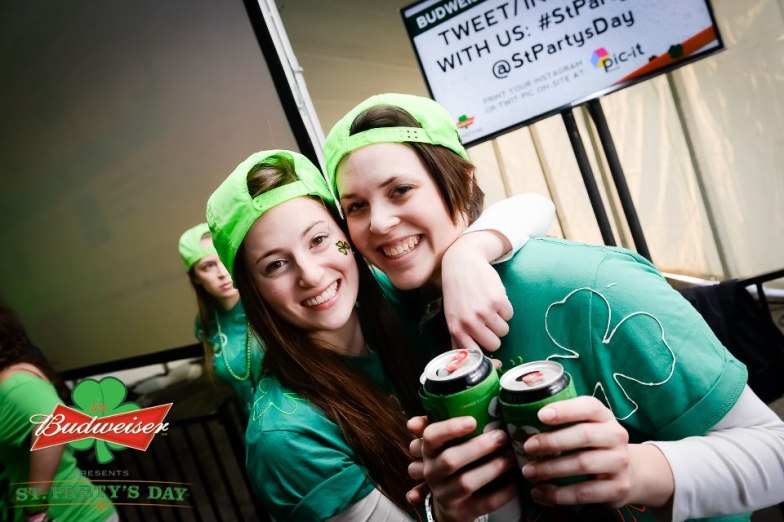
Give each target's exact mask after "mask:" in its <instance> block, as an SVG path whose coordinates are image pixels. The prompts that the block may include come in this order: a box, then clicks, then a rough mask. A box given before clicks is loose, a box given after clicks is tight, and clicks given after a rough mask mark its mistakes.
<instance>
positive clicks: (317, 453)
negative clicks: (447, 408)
mask: <svg viewBox="0 0 784 522" xmlns="http://www.w3.org/2000/svg"><path fill="white" fill-rule="evenodd" d="M207 221H208V223H209V226H210V230H211V231H212V240H213V243H214V245H215V247H216V249H217V252H218V255H219V256H220V258H221V260H222V261H223V263H224V265H225V266H226V267H227V268H228V269H229V272H230V273H231V274H230V275H232V276H233V278H234V280H235V282H236V285H237V288H238V289H239V293H240V296H241V298H242V301H243V303H244V304H245V308H246V312H247V316H248V320H249V322H250V324H251V325H252V326H253V329H254V330H255V331H256V332H257V333H258V334H259V335H260V337H261V339H262V340H263V342H264V345H265V347H266V353H265V358H264V369H263V373H262V376H261V378H260V380H259V383H258V386H257V388H256V391H255V400H254V403H253V407H252V409H251V416H250V420H249V423H248V428H247V432H246V455H247V457H246V460H247V462H246V465H247V466H246V467H247V470H248V474H249V476H250V478H251V484H252V487H253V490H254V492H255V494H256V495H257V496H258V497H259V498H260V499H261V500H262V501H263V503H264V504H265V505H266V506H267V508H268V509H269V511H270V514H271V515H272V516H273V518H275V519H276V520H279V521H282V520H326V519H334V520H408V519H409V517H410V515H411V511H410V510H411V507H410V506H409V505H408V504H407V501H406V496H405V495H406V492H407V491H408V490H409V489H410V488H411V487H412V486H413V485H414V482H413V481H412V480H411V479H410V478H409V477H408V473H407V467H408V464H409V462H410V455H409V447H408V445H409V437H410V436H409V434H408V431H407V430H406V427H405V416H404V415H403V410H405V411H406V412H408V413H409V414H411V413H415V412H418V411H420V410H421V408H420V405H419V400H418V397H417V386H418V379H417V377H418V373H419V371H421V369H422V367H423V366H424V362H425V361H424V360H423V359H421V357H419V355H418V353H417V352H416V351H414V350H411V349H408V348H407V343H408V341H407V335H406V334H405V333H404V332H403V331H401V330H400V329H399V328H398V327H397V326H396V321H395V318H394V317H393V314H392V313H391V309H390V308H389V306H388V305H387V303H386V302H385V300H384V298H383V295H382V293H381V290H380V288H379V287H378V285H377V284H376V282H375V280H374V276H373V274H372V272H371V271H370V268H369V267H368V266H367V264H366V263H365V262H364V260H363V259H362V258H361V257H360V256H359V255H358V254H357V253H356V252H355V251H354V250H353V249H352V247H351V245H350V244H349V242H348V237H347V236H346V234H345V232H344V230H343V229H342V226H341V224H342V222H341V220H340V218H339V216H338V214H337V210H336V207H335V206H334V198H333V196H332V194H331V191H330V189H329V187H328V185H327V183H326V180H325V179H324V178H323V176H322V175H321V173H320V172H319V170H318V169H317V168H316V167H315V166H314V165H313V164H312V163H311V162H310V161H308V160H307V158H305V157H304V156H302V155H300V154H297V153H295V152H290V151H283V150H272V151H262V152H258V153H256V154H253V155H251V156H250V157H249V158H248V159H247V160H245V161H244V162H242V163H241V164H240V165H239V166H238V167H237V168H236V169H235V170H234V171H233V172H232V173H231V174H230V175H229V177H228V178H227V179H226V180H225V181H224V182H223V183H222V184H221V186H220V187H218V189H217V190H216V191H215V192H214V193H213V195H212V196H211V197H210V199H209V201H208V204H207ZM488 235H489V236H490V237H491V239H492V238H493V237H495V235H494V233H491V234H488ZM477 236H480V234H477ZM499 243H500V242H499ZM404 250H405V248H402V249H401V248H399V249H398V254H399V253H400V252H402V251H404ZM501 250H502V249H501ZM498 253H501V251H499V252H498ZM496 255H497V254H496ZM358 303H361V304H358ZM382 368H383V369H382Z"/></svg>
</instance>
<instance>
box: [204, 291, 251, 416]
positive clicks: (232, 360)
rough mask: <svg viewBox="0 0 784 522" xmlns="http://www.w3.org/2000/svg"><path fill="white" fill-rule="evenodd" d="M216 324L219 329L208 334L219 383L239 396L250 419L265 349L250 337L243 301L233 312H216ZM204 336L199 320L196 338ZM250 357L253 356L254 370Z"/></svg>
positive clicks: (238, 303) (235, 306)
mask: <svg viewBox="0 0 784 522" xmlns="http://www.w3.org/2000/svg"><path fill="white" fill-rule="evenodd" d="M215 320H216V322H217V323H216V326H215V327H213V330H212V331H210V332H207V339H208V341H209V342H210V344H211V345H212V346H213V350H214V352H213V357H212V367H213V370H214V371H215V375H216V376H217V377H218V379H220V380H221V381H222V382H224V383H226V384H228V385H229V386H230V387H231V388H232V389H233V390H234V393H236V394H237V397H238V398H239V400H240V404H241V405H242V408H243V412H244V413H245V416H246V417H247V416H248V412H249V411H250V406H251V404H252V403H253V388H254V384H253V383H254V382H256V381H257V380H258V378H259V376H260V375H261V365H262V361H263V359H264V349H263V347H262V346H261V345H260V344H259V342H258V340H257V339H256V336H255V335H251V336H250V337H248V319H247V318H246V317H245V309H244V308H243V307H242V302H241V301H237V304H236V305H234V306H233V307H232V308H231V309H229V310H223V309H222V308H219V309H218V310H216V312H215ZM218 325H219V326H220V332H219V331H218V328H217V326H218ZM201 332H202V325H201V320H200V319H199V318H198V317H197V318H196V324H195V335H196V338H197V339H199V340H201ZM221 334H222V335H221ZM222 336H225V337H222ZM248 356H250V369H249V368H248ZM229 368H231V371H229Z"/></svg>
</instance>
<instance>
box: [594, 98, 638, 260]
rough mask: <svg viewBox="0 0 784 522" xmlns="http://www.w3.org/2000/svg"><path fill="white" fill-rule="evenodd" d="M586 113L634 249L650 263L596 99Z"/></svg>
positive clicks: (634, 211) (616, 153)
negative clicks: (592, 123) (608, 170)
mask: <svg viewBox="0 0 784 522" xmlns="http://www.w3.org/2000/svg"><path fill="white" fill-rule="evenodd" d="M588 112H590V113H591V118H593V122H594V124H595V125H596V131H597V132H598V133H599V140H600V141H601V142H602V148H603V149H604V156H605V158H607V164H608V165H609V167H610V174H611V175H612V178H613V181H614V182H615V189H616V191H617V192H618V198H619V199H620V200H621V207H622V208H623V213H624V214H625V215H626V222H627V223H628V224H629V231H630V232H631V234H632V239H633V240H634V247H635V248H636V249H637V252H638V253H639V254H640V255H641V256H642V257H644V258H645V259H647V260H648V261H651V253H650V252H649V251H648V244H647V243H646V242H645V235H644V234H643V233H642V226H640V219H639V218H638V217H637V210H635V208H634V202H633V201H632V195H631V193H630V192H629V186H628V185H627V184H626V177H625V176H624V175H623V168H622V167H621V161H620V159H618V152H617V151H616V150H615V143H614V142H613V139H612V134H610V127H609V126H608V125H607V119H606V118H605V117H604V111H603V110H602V104H601V102H600V101H599V100H598V99H594V100H591V101H589V102H588Z"/></svg>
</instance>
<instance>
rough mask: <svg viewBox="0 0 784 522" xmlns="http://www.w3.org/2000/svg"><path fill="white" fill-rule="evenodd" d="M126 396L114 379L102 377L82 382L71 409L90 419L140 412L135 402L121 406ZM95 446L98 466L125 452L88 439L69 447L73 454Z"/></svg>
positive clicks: (117, 446) (107, 443) (72, 396)
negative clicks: (115, 454) (97, 379)
mask: <svg viewBox="0 0 784 522" xmlns="http://www.w3.org/2000/svg"><path fill="white" fill-rule="evenodd" d="M127 395H128V390H127V389H126V388H125V384H123V382H122V381H121V380H120V379H118V378H116V377H104V378H103V379H101V380H100V381H96V380H95V379H85V380H83V381H82V382H80V383H79V384H77V385H76V388H74V391H73V393H72V394H71V399H72V400H73V402H74V409H75V410H80V411H81V412H82V413H84V414H85V415H89V416H91V417H108V416H110V415H117V414H118V413H128V412H129V411H135V410H138V409H140V407H139V405H138V404H136V403H135V402H126V403H123V401H124V400H125V397H126V396H127ZM93 444H95V455H96V458H97V460H98V462H99V463H100V464H106V463H108V462H111V461H113V460H114V454H113V453H112V450H114V451H120V450H124V449H127V448H126V447H125V446H121V445H119V444H115V443H113V442H107V441H104V440H96V439H94V438H92V437H91V438H87V439H82V440H77V441H75V442H70V443H68V445H69V446H71V447H72V448H73V449H75V450H80V451H82V450H87V449H90V448H91V447H92V446H93Z"/></svg>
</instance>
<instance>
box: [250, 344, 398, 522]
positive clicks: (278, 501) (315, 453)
mask: <svg viewBox="0 0 784 522" xmlns="http://www.w3.org/2000/svg"><path fill="white" fill-rule="evenodd" d="M346 359H347V360H348V361H349V363H350V364H351V365H352V366H354V367H355V368H357V370H359V371H360V372H362V373H364V374H365V375H366V376H367V377H369V378H370V379H372V380H373V381H375V382H377V383H379V385H381V386H382V389H385V390H389V389H390V388H389V386H387V385H386V384H385V379H384V377H383V374H382V373H381V366H380V364H379V361H378V356H377V355H376V354H375V353H371V354H370V355H369V356H368V357H346ZM245 444H246V448H245V449H246V467H247V470H248V475H249V477H250V482H251V487H252V489H253V491H254V493H255V494H256V496H257V497H258V498H259V499H261V501H262V502H263V503H264V505H265V506H266V507H267V509H268V510H269V512H270V514H271V515H272V517H273V518H274V519H275V520H277V521H278V522H284V521H287V520H290V521H300V520H326V519H328V518H330V517H333V516H335V515H337V514H339V513H342V512H343V511H345V510H346V509H347V508H348V507H349V506H351V505H352V504H354V503H356V502H358V501H360V500H362V499H363V498H365V497H366V496H367V495H368V494H370V492H371V491H372V490H373V488H374V487H375V486H374V485H373V482H372V481H371V480H370V477H369V476H368V473H367V470H366V469H365V468H364V467H363V466H362V465H361V464H359V462H358V461H357V458H356V455H355V453H354V450H353V449H352V448H351V446H349V444H348V443H347V442H346V440H345V439H344V438H343V434H342V433H341V431H340V429H339V428H338V426H337V424H335V423H334V422H332V421H331V420H329V419H327V418H326V417H325V416H324V414H323V413H322V411H321V410H320V409H318V408H317V407H315V406H314V405H312V404H310V403H309V402H308V401H307V400H305V399H303V398H302V397H300V396H298V395H297V394H296V393H294V392H292V391H290V390H288V389H286V388H285V387H283V386H282V385H281V384H280V383H279V382H278V380H277V379H276V378H274V377H271V376H264V377H263V378H262V379H261V381H260V382H259V385H258V387H257V389H256V394H255V400H254V403H253V407H252V409H251V416H250V420H249V421H248V428H247V432H246V435H245Z"/></svg>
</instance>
